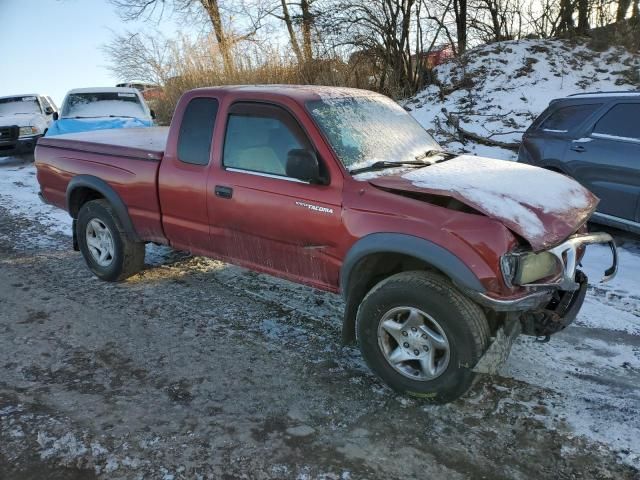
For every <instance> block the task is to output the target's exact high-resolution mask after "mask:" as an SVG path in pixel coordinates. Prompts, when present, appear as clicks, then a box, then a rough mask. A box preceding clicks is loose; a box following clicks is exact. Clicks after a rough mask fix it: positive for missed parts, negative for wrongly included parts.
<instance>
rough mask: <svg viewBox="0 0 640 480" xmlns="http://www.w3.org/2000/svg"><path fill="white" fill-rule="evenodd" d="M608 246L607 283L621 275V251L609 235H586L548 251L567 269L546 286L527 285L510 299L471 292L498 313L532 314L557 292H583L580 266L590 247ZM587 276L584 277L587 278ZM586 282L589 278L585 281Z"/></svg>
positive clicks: (605, 276)
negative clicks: (597, 245) (584, 253)
mask: <svg viewBox="0 0 640 480" xmlns="http://www.w3.org/2000/svg"><path fill="white" fill-rule="evenodd" d="M593 244H606V245H608V246H609V248H610V249H611V256H612V262H611V266H610V267H609V268H607V270H606V271H605V272H604V276H603V277H602V279H601V281H602V282H606V281H609V280H611V279H612V278H614V277H615V276H616V273H617V272H618V251H617V248H616V244H615V241H614V240H613V237H612V236H611V235H609V234H608V233H604V232H598V233H584V234H576V235H573V236H572V237H569V238H568V239H567V240H566V241H565V242H563V243H561V244H560V245H558V246H556V247H554V248H552V249H550V250H548V252H549V253H551V254H553V255H555V256H556V257H557V258H558V260H560V262H561V264H562V265H563V269H562V272H561V274H560V275H559V276H558V277H557V278H555V279H553V280H552V281H549V282H546V283H536V284H528V285H523V286H522V287H523V289H524V290H525V293H522V294H520V295H517V296H514V297H509V298H498V297H494V296H491V295H487V294H484V293H479V292H469V294H470V296H471V297H472V298H473V299H474V300H475V301H476V302H477V303H479V304H480V305H482V306H484V307H487V308H489V309H491V310H494V311H496V312H514V311H531V310H536V309H538V308H540V307H541V306H544V305H546V304H548V303H549V302H550V301H551V300H552V299H553V297H554V295H555V294H556V292H558V291H561V292H575V291H578V290H580V289H581V288H582V283H581V278H579V275H578V274H579V273H580V272H579V270H578V263H579V261H580V258H581V255H582V253H583V252H584V248H585V247H586V246H587V245H593ZM583 276H584V275H583ZM585 278H586V277H585Z"/></svg>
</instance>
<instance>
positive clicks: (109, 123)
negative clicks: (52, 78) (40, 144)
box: [47, 87, 155, 137]
mask: <svg viewBox="0 0 640 480" xmlns="http://www.w3.org/2000/svg"><path fill="white" fill-rule="evenodd" d="M154 116H155V115H154V113H153V111H152V110H150V109H149V107H148V106H147V104H146V102H145V101H144V98H143V97H142V94H141V93H140V91H138V90H137V89H135V88H118V87H103V88H76V89H75V90H71V91H69V93H67V95H66V97H64V101H63V102H62V111H61V112H60V114H59V115H58V114H56V115H54V117H53V118H54V120H55V121H54V122H53V124H52V125H51V127H50V128H49V131H48V132H47V137H52V136H54V135H63V134H66V133H77V132H88V131H91V130H103V129H111V128H140V127H151V126H153V118H154Z"/></svg>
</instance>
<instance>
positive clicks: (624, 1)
mask: <svg viewBox="0 0 640 480" xmlns="http://www.w3.org/2000/svg"><path fill="white" fill-rule="evenodd" d="M630 5H631V0H619V1H618V11H617V12H616V22H621V21H622V20H624V17H626V16H627V12H628V11H629V6H630Z"/></svg>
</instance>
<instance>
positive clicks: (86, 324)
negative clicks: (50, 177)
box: [0, 163, 640, 480]
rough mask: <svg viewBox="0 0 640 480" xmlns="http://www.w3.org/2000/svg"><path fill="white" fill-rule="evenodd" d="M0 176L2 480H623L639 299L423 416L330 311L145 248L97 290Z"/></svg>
mask: <svg viewBox="0 0 640 480" xmlns="http://www.w3.org/2000/svg"><path fill="white" fill-rule="evenodd" d="M5 174H6V175H5ZM18 174H19V175H22V176H23V177H24V178H22V177H20V178H22V179H21V180H19V181H18V183H20V185H17V184H16V181H14V180H11V184H14V187H12V188H9V186H8V185H9V182H8V181H5V183H2V182H1V181H0V479H5V478H6V479H11V480H13V479H48V480H56V479H65V480H74V479H93V478H100V479H137V478H145V479H147V478H149V479H163V480H172V479H173V480H178V479H209V478H216V479H217V478H222V479H236V478H247V479H249V478H250V479H263V478H264V479H272V478H273V479H275V478H299V479H312V478H322V479H345V480H346V479H360V478H384V479H394V478H429V477H431V478H447V479H463V478H473V479H476V478H488V479H501V478H509V479H511V478H515V479H530V478H539V479H546V478H549V479H552V478H553V479H557V478H566V479H574V478H603V479H609V478H610V479H638V478H640V470H638V468H640V445H639V442H638V439H639V438H640V420H639V419H640V390H639V389H640V313H639V311H638V303H639V302H640V297H638V295H640V291H635V290H620V289H617V290H610V289H609V290H608V289H607V288H605V287H599V288H596V287H594V288H592V289H591V291H590V297H589V301H588V305H587V307H588V308H586V309H585V312H586V313H585V314H584V315H583V316H581V318H580V319H579V321H578V322H577V325H575V326H572V327H571V328H570V329H568V330H567V331H566V332H564V333H562V334H560V335H558V336H557V338H556V339H553V340H552V341H551V342H550V343H548V344H540V343H535V342H534V341H533V340H532V339H530V338H525V337H523V338H522V339H520V340H519V341H518V343H517V345H516V346H515V349H514V352H513V354H512V356H511V358H510V360H509V362H508V364H507V365H506V366H505V367H504V368H503V370H502V371H501V375H499V376H495V377H493V378H482V379H480V380H479V381H478V382H477V384H476V385H475V386H474V388H473V389H472V390H471V392H470V393H469V394H467V395H466V396H465V397H464V398H463V399H461V400H459V401H457V402H455V403H452V404H449V405H445V406H432V405H429V404H426V403H422V402H420V401H416V400H413V399H407V398H404V397H401V396H398V395H396V394H394V393H393V392H391V391H390V390H388V389H387V388H386V387H385V386H383V385H382V384H381V383H380V382H379V381H378V380H377V379H376V378H375V377H374V376H373V375H372V374H371V373H369V371H368V370H367V368H366V367H365V366H364V364H363V363H362V360H361V358H360V355H359V353H358V351H357V350H356V349H354V348H351V347H344V346H342V345H340V310H341V308H342V305H341V300H340V298H338V297H336V296H334V295H331V294H327V293H323V292H319V291H314V290H312V289H309V288H305V287H301V286H297V285H293V284H291V283H288V282H284V281H280V280H276V279H273V278H270V277H267V276H264V275H258V274H255V273H252V272H248V271H246V270H243V269H240V268H237V267H233V266H230V265H227V264H224V263H221V262H217V261H213V260H209V259H204V258H201V257H192V256H190V255H188V254H185V253H180V252H174V251H172V250H170V249H168V248H164V247H155V246H152V247H148V249H147V259H146V263H147V266H146V268H145V270H144V271H143V272H142V273H141V274H139V275H136V276H135V277H133V278H131V279H130V280H128V281H126V282H123V283H120V284H108V283H104V282H101V281H99V280H97V279H96V278H95V277H93V276H92V275H91V273H90V272H89V271H88V270H87V269H86V267H85V265H84V262H83V260H82V257H81V255H80V254H79V253H77V252H74V251H73V250H72V249H71V245H70V243H71V242H70V238H69V236H68V235H65V234H64V233H61V231H60V230H63V229H54V228H51V218H52V217H51V216H49V215H48V213H47V211H45V210H42V209H38V208H36V207H35V206H34V207H33V208H27V209H25V208H21V207H20V205H18V203H19V200H18V199H19V198H21V197H20V195H19V192H22V193H24V191H25V190H24V189H27V188H32V187H33V167H32V166H31V165H23V164H19V163H18V164H16V163H8V164H6V165H4V166H1V167H0V176H3V175H5V178H9V177H8V176H9V175H14V176H15V175H18ZM12 178H14V177H12ZM15 178H18V177H15ZM30 186H31V187H30ZM624 242H625V248H626V250H625V252H626V253H628V255H630V256H632V257H633V258H634V259H635V260H634V261H638V258H640V244H639V243H638V242H637V241H635V240H633V239H624ZM623 258H624V257H623ZM639 262H640V261H639ZM634 288H635V287H634ZM602 316H604V317H606V319H607V320H606V322H604V323H607V322H608V323H611V325H612V326H611V328H609V327H607V328H604V327H603V326H602V325H603V321H600V320H598V319H601V318H602ZM609 317H610V320H609ZM636 326H637V327H638V328H636Z"/></svg>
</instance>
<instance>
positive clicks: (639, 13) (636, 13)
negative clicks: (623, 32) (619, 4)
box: [631, 0, 640, 20]
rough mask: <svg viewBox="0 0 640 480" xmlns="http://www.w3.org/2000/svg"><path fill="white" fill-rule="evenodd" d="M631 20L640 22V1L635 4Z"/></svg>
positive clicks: (637, 0)
mask: <svg viewBox="0 0 640 480" xmlns="http://www.w3.org/2000/svg"><path fill="white" fill-rule="evenodd" d="M631 18H633V19H634V20H640V0H636V1H635V2H633V13H632V14H631Z"/></svg>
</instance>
